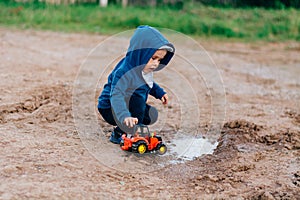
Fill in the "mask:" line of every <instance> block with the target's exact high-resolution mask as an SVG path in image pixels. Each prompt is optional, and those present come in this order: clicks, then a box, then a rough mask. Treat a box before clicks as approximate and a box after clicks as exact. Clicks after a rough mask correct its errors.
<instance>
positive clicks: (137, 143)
mask: <svg viewBox="0 0 300 200" xmlns="http://www.w3.org/2000/svg"><path fill="white" fill-rule="evenodd" d="M120 146H121V149H122V150H125V151H132V152H137V153H139V154H144V153H146V152H152V151H154V152H158V153H159V154H160V155H163V154H165V153H166V151H167V147H166V145H165V144H164V143H163V142H162V139H161V137H160V136H158V135H156V132H153V133H151V134H150V131H149V128H148V126H146V125H142V124H139V125H135V126H134V128H133V134H132V135H129V134H123V135H122V140H121V142H120Z"/></svg>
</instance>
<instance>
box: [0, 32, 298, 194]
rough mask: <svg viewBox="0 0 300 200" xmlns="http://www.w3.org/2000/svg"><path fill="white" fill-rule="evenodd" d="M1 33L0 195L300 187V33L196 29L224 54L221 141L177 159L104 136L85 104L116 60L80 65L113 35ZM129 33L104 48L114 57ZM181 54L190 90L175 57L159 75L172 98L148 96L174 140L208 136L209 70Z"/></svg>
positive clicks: (217, 57)
mask: <svg viewBox="0 0 300 200" xmlns="http://www.w3.org/2000/svg"><path fill="white" fill-rule="evenodd" d="M0 38H1V39H0V58H1V62H0V72H1V73H0V76H1V78H0V92H1V96H0V124H1V126H0V149H1V153H0V180H1V181H0V199H20V198H21V199H23V198H31V199H32V198H33V199H71V198H72V199H74V198H76V199H108V198H110V199H158V198H159V199H300V196H299V194H300V79H299V75H300V57H299V53H300V43H296V42H285V43H253V44H244V43H237V42H232V43H229V42H228V43H227V42H221V41H219V42H216V41H211V40H207V41H205V40H200V41H198V42H199V43H200V44H201V45H202V46H203V47H204V48H205V49H206V50H207V51H208V53H209V55H210V56H211V58H212V60H213V61H214V63H215V64H216V66H218V69H219V73H220V77H221V78H222V87H223V88H224V89H225V90H224V91H225V94H226V99H225V101H223V103H225V104H224V105H221V106H220V107H224V108H226V113H225V116H224V117H223V118H222V129H221V130H220V135H218V138H217V140H218V146H217V148H216V150H215V151H214V153H213V154H211V155H202V156H200V157H196V158H194V159H192V160H180V159H177V158H176V155H167V156H166V157H159V156H156V155H155V156H145V157H138V156H135V155H132V154H128V153H125V152H122V151H121V150H120V149H119V147H118V146H117V145H113V144H110V143H109V142H108V141H107V140H108V136H109V133H110V131H111V127H110V126H108V125H107V124H105V123H104V122H103V120H102V119H101V117H100V116H98V115H97V112H96V109H95V107H93V108H92V110H89V109H91V107H88V105H89V104H91V105H96V98H97V94H98V93H99V90H101V83H102V82H101V81H103V80H104V79H105V77H106V74H107V73H108V71H109V67H108V68H107V69H106V70H104V72H105V73H104V74H102V76H101V77H102V78H103V80H102V79H100V78H99V79H95V80H92V77H94V78H95V72H93V71H88V70H87V71H84V70H82V68H80V66H81V65H82V63H84V60H85V59H86V58H87V57H88V55H89V52H90V51H91V50H92V49H93V48H94V47H95V46H96V45H97V44H99V43H100V42H102V41H105V39H107V37H106V36H99V35H87V34H69V33H68V34H67V33H55V32H48V31H47V32H46V31H44V32H42V31H33V30H26V31H24V30H14V29H8V28H3V27H2V28H0ZM126 42H127V40H122V39H121V40H120V41H113V42H112V43H111V48H112V49H111V50H110V49H108V50H107V51H103V52H100V53H101V54H103V55H104V56H105V57H108V56H110V55H112V54H113V52H114V49H117V48H120V49H121V50H123V49H124V48H125V49H126V47H127V46H126V44H127V43H126ZM176 48H177V49H181V51H182V52H189V51H188V50H189V49H188V48H187V46H184V45H183V46H180V45H179V46H176ZM190 50H191V49H190ZM190 52H191V53H192V52H193V51H190ZM194 53H195V52H194ZM103 55H102V56H103ZM195 55H196V54H195ZM196 56H197V55H196ZM115 59H116V58H115ZM183 60H184V59H181V57H178V58H177V59H175V61H174V62H173V63H171V64H172V65H173V66H176V67H175V68H174V69H176V70H177V72H179V74H181V75H182V76H181V77H183V79H184V80H185V81H186V80H187V79H189V80H192V81H191V82H192V84H190V85H189V87H191V88H193V89H194V90H193V91H192V92H193V93H192V92H190V93H188V92H189V88H188V87H187V86H186V85H185V84H188V83H189V82H185V81H184V80H183V79H182V80H180V81H181V82H180V81H179V83H178V79H176V78H175V77H174V76H175V75H176V74H175V73H174V76H171V78H172V80H171V79H170V73H171V72H172V70H171V69H170V70H169V71H166V72H168V74H167V73H163V72H161V74H160V76H159V77H160V78H159V77H158V81H159V82H160V83H161V84H162V85H164V86H165V87H166V89H167V91H168V92H169V94H170V97H171V98H170V99H171V102H170V104H169V106H167V107H163V106H162V105H161V104H159V102H157V101H155V100H154V99H150V102H151V103H153V104H154V105H156V106H157V107H158V109H159V111H160V113H161V116H160V119H161V120H160V122H158V124H157V125H155V126H153V127H151V128H152V129H159V130H160V132H161V134H162V135H163V136H164V139H165V140H166V142H167V143H168V145H169V146H170V147H172V146H174V144H173V142H172V141H173V140H172V139H174V135H172V134H174V133H175V132H177V131H178V130H184V131H185V133H187V132H188V133H191V132H192V131H195V130H197V132H196V133H193V134H192V135H193V136H195V135H196V136H197V134H198V133H199V132H200V133H201V136H202V137H205V138H210V137H211V136H210V135H209V133H210V132H209V129H210V128H211V127H212V124H211V123H212V120H211V117H212V116H213V115H214V116H216V115H218V114H216V113H213V112H212V109H211V105H213V101H214V99H213V98H212V94H211V93H209V92H210V90H209V88H210V86H209V84H207V83H208V82H209V80H206V81H203V80H202V82H201V80H198V79H197V78H199V77H196V76H195V74H194V72H193V71H189V70H188V68H186V66H185V65H184V64H182V63H181V62H183ZM111 66H113V63H112V64H111ZM203 66H205V64H203ZM99 70H100V68H99ZM78 72H80V73H82V74H81V75H82V76H78ZM173 72H174V71H173ZM79 75H80V74H79ZM168 75H169V76H168ZM177 75H178V74H177ZM79 77H81V78H82V77H83V78H82V79H80V81H83V82H80V81H78V82H76V81H75V80H79ZM187 77H188V78H187ZM197 80H198V81H197ZM93 81H94V82H95V81H96V83H97V84H96V85H93V84H91V85H89V84H90V83H93ZM193 83H194V84H193ZM76 84H79V85H81V86H82V85H84V86H85V87H83V89H85V88H90V89H91V91H92V92H94V93H88V92H89V91H87V90H83V89H82V90H80V87H79V90H74V88H75V87H77V89H78V85H76ZM180 87H181V88H180ZM74 91H75V93H74ZM78 91H79V92H78ZM180 91H181V92H182V93H180ZM76 92H78V93H76ZM184 92H187V94H188V95H193V98H192V100H191V101H188V100H186V99H185V98H183V96H184V95H185V94H186V93H184ZM74 94H75V95H79V96H80V98H76V97H75V98H74ZM86 94H93V96H88V95H86ZM83 96H86V98H82V97H83ZM195 103H196V104H197V105H196V104H195ZM195 105H196V107H195ZM74 109H76V112H78V113H79V114H78V113H76V112H74ZM188 109H190V110H188ZM195 110H198V111H199V112H194V111H195ZM224 110H225V109H224ZM87 111H88V112H87ZM190 113H193V114H192V115H190ZM212 113H213V114H212ZM220 115H222V113H220ZM188 117H190V118H191V119H193V120H191V119H188V123H186V121H187V120H186V118H188ZM183 118H184V119H183ZM89 122H91V123H89ZM94 123H96V124H94ZM179 125H180V127H179ZM82 129H84V131H83V130H82ZM85 131H87V132H88V133H89V135H85V134H84V133H85ZM212 131H213V130H212ZM83 137H84V138H85V139H83ZM185 137H186V135H185ZM172 160H176V161H178V160H179V161H182V162H173V163H172V162H167V161H172ZM143 170H144V171H143Z"/></svg>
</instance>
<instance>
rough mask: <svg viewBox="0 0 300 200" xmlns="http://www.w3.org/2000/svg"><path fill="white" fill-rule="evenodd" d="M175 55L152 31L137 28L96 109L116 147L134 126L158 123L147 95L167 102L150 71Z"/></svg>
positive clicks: (170, 45)
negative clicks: (107, 126)
mask: <svg viewBox="0 0 300 200" xmlns="http://www.w3.org/2000/svg"><path fill="white" fill-rule="evenodd" d="M174 52H175V48H174V46H173V45H172V44H171V43H169V42H168V40H167V39H166V38H164V36H163V35H162V34H161V33H160V32H159V31H158V30H156V29H155V28H153V27H150V26H139V27H138V28H137V29H136V30H135V32H134V34H133V36H132V38H131V40H130V45H129V47H128V50H127V53H126V56H125V57H124V58H123V59H122V60H121V61H120V62H119V63H118V64H117V66H116V67H115V68H114V70H113V71H112V72H111V74H110V75H109V76H108V81H107V83H106V84H105V85H104V88H103V91H102V93H101V95H100V96H99V98H98V110H99V112H100V114H101V115H102V117H103V119H104V120H105V121H106V122H108V123H109V124H111V125H113V126H117V127H116V128H114V131H113V132H112V134H111V136H110V141H111V142H112V143H116V144H119V143H120V141H121V136H122V134H123V133H125V132H127V133H130V132H131V131H132V128H133V126H134V125H135V124H138V123H140V124H145V125H150V124H153V123H154V122H156V121H157V118H158V111H157V110H156V108H154V107H152V106H150V105H148V104H146V101H147V98H148V94H150V95H152V96H154V97H155V98H157V99H160V100H161V101H162V103H163V104H167V103H168V95H167V94H166V92H165V91H164V90H163V89H162V88H161V87H160V86H159V85H158V84H157V83H155V82H154V80H153V72H154V71H159V70H161V69H163V68H164V67H165V66H166V65H167V64H168V63H169V62H170V60H171V58H172V57H173V55H174Z"/></svg>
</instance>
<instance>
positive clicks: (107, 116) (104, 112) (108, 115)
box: [98, 108, 117, 126]
mask: <svg viewBox="0 0 300 200" xmlns="http://www.w3.org/2000/svg"><path fill="white" fill-rule="evenodd" d="M98 111H99V113H100V114H101V116H102V117H103V119H104V120H105V121H106V122H107V123H109V124H110V125H113V126H116V125H117V123H116V121H115V119H114V116H113V113H112V110H111V108H108V109H101V108H98Z"/></svg>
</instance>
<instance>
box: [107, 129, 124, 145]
mask: <svg viewBox="0 0 300 200" xmlns="http://www.w3.org/2000/svg"><path fill="white" fill-rule="evenodd" d="M121 140H122V136H121V135H119V134H118V133H116V132H115V131H113V132H112V133H111V135H110V138H109V141H111V142H112V143H114V144H120V142H121Z"/></svg>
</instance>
